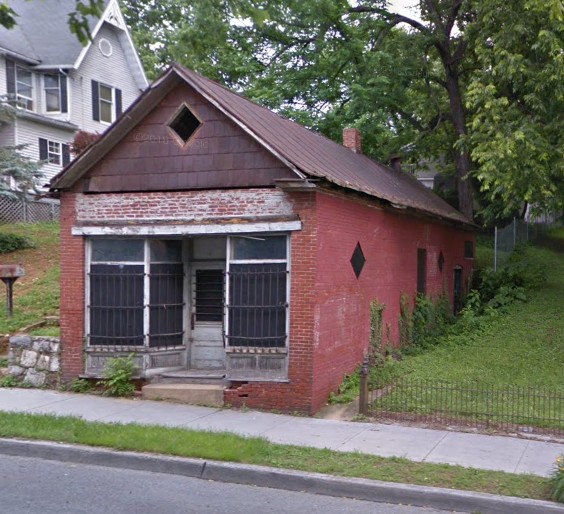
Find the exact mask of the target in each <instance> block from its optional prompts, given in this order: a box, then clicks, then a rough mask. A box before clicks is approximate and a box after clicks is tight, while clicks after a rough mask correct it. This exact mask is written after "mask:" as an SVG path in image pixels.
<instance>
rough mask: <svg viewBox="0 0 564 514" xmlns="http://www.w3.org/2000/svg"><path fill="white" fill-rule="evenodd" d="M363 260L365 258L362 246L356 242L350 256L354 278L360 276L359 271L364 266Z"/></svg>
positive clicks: (364, 260)
mask: <svg viewBox="0 0 564 514" xmlns="http://www.w3.org/2000/svg"><path fill="white" fill-rule="evenodd" d="M365 262H366V258H365V257H364V253H363V252H362V247H361V246H360V243H356V247H355V249H354V252H353V254H352V257H351V265H352V268H353V271H354V274H355V275H356V278H358V277H360V273H361V272H362V268H364V263H365Z"/></svg>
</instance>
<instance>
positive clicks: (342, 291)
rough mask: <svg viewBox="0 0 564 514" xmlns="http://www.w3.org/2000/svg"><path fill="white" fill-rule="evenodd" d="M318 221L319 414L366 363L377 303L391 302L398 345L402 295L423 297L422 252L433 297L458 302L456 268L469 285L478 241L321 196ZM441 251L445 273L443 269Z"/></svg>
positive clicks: (388, 316)
mask: <svg viewBox="0 0 564 514" xmlns="http://www.w3.org/2000/svg"><path fill="white" fill-rule="evenodd" d="M317 223H318V236H317V252H318V262H319V266H318V269H317V277H316V283H315V291H316V299H315V303H316V307H315V309H316V311H315V322H314V323H315V354H314V355H315V356H314V388H313V397H312V403H313V405H314V406H315V408H318V407H320V406H322V405H323V402H324V401H325V400H326V398H327V396H328V394H329V392H331V391H335V390H336V388H337V387H338V385H339V384H340V383H341V382H342V379H343V373H345V372H351V371H353V370H354V368H355V367H356V365H357V364H358V363H359V362H360V361H361V360H362V357H363V355H364V352H365V351H366V350H367V348H368V343H369V334H370V332H369V330H370V302H371V301H372V300H373V299H377V300H378V301H379V302H380V303H384V304H386V309H385V311H384V323H385V324H389V326H390V329H391V339H392V340H391V343H392V344H398V338H399V330H398V318H399V304H400V295H401V293H407V294H409V295H414V294H415V292H416V287H417V249H418V248H426V249H427V293H428V294H429V295H433V296H436V295H437V294H439V293H441V292H442V291H447V292H448V294H449V296H450V298H451V299H452V295H453V276H454V267H455V266H456V265H460V266H462V268H463V277H464V280H467V279H468V277H469V274H470V272H471V265H472V261H468V260H465V259H464V241H465V240H467V239H468V240H473V239H474V236H473V234H471V233H469V232H463V231H460V230H456V229H454V228H452V227H451V226H449V225H445V224H440V223H432V222H429V221H425V220H423V219H417V218H415V217H413V216H408V215H405V214H401V213H398V214H395V213H393V211H385V210H382V209H379V208H377V207H375V206H373V205H371V204H368V203H365V202H363V201H361V200H355V201H351V200H350V199H347V198H345V197H343V196H340V195H332V194H319V195H318V199H317ZM359 242H360V244H361V247H362V250H363V252H364V256H365V258H366V263H365V265H364V268H363V270H362V272H361V274H360V276H359V278H358V279H357V278H356V276H355V274H354V272H353V269H352V266H351V263H350V259H351V257H352V254H353V251H354V249H355V246H356V244H357V243H359ZM441 251H442V253H443V257H444V259H445V262H444V266H443V271H442V272H441V271H439V269H438V265H437V262H438V257H439V254H440V252H441ZM314 410H315V409H314Z"/></svg>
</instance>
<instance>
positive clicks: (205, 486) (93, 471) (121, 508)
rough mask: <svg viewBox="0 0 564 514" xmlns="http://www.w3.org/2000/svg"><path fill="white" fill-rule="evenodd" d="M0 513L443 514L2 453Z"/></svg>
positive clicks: (397, 506) (424, 509)
mask: <svg viewBox="0 0 564 514" xmlns="http://www.w3.org/2000/svg"><path fill="white" fill-rule="evenodd" d="M0 512H2V513H4V512H5V513H10V514H82V513H84V514H86V513H88V514H94V513H96V514H105V513H108V514H116V513H118V514H126V513H132V514H168V513H174V514H182V513H198V514H206V513H214V514H215V513H224V512H226V513H229V514H239V513H240V514H258V513H261V514H263V513H269V512H272V513H276V514H285V513H288V514H290V513H292V514H293V513H316V512H322V513H323V514H347V513H351V514H353V513H354V514H368V513H370V514H409V513H417V514H439V513H440V512H444V511H437V510H433V509H426V508H419V507H410V506H403V505H389V504H383V503H372V502H365V501H359V500H350V499H346V498H332V497H328V496H320V495H315V494H309V493H302V492H292V491H283V490H278V489H267V488H261V487H253V486H243V485H236V484H226V483H220V482H212V481H205V480H200V479H195V478H187V477H182V476H177V475H168V474H161V473H152V472H144V471H132V470H127V469H116V468H107V467H102V466H91V465H82V464H67V463H61V462H56V461H48V460H42V459H34V458H28V457H10V456H5V455H3V456H2V457H1V458H0Z"/></svg>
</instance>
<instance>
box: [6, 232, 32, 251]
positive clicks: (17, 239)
mask: <svg viewBox="0 0 564 514" xmlns="http://www.w3.org/2000/svg"><path fill="white" fill-rule="evenodd" d="M34 247H35V245H34V244H33V241H32V240H31V239H30V238H29V237H25V236H18V235H16V234H0V253H9V252H15V251H16V250H21V249H24V248H34Z"/></svg>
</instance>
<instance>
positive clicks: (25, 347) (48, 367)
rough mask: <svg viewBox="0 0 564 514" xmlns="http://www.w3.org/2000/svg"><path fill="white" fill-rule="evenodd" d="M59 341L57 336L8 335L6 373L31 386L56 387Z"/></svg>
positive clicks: (58, 368)
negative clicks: (8, 347) (8, 346)
mask: <svg viewBox="0 0 564 514" xmlns="http://www.w3.org/2000/svg"><path fill="white" fill-rule="evenodd" d="M59 352H60V342H59V339H58V338H57V337H45V336H28V335H16V336H12V337H10V349H9V353H8V374H9V375H11V376H13V377H15V378H17V379H18V380H20V381H21V382H24V383H26V384H29V385H31V386H33V387H43V386H45V387H58V386H59V377H60V369H61V366H60V359H59V356H60V355H59Z"/></svg>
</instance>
